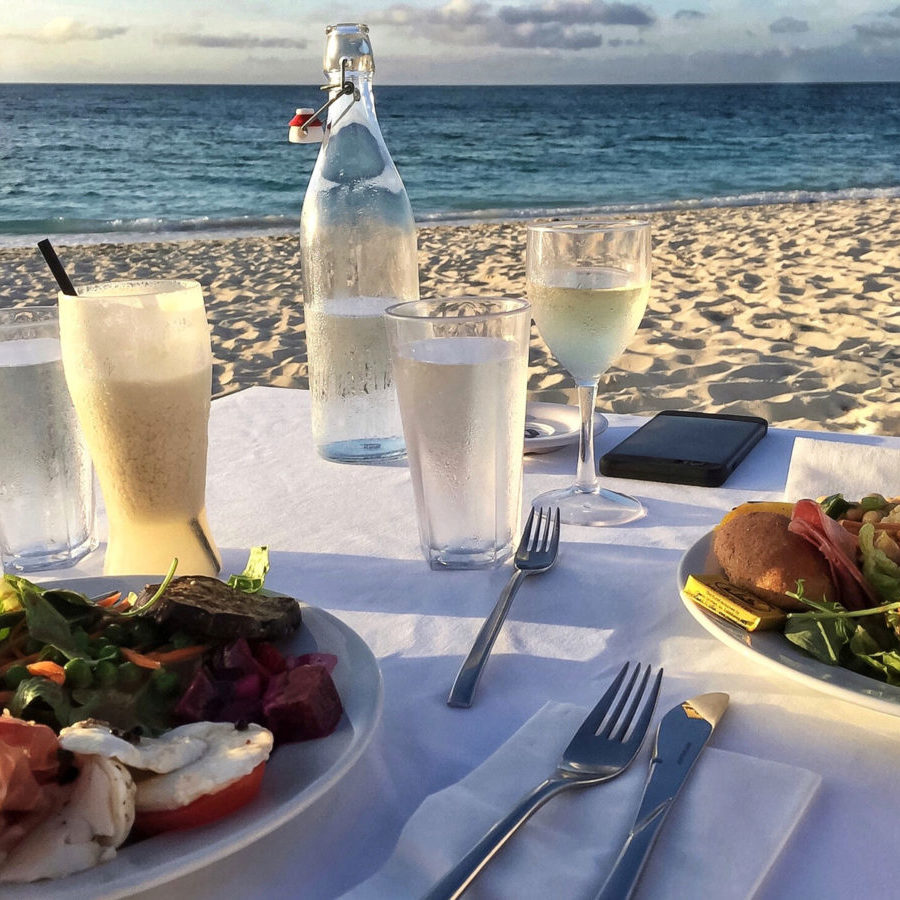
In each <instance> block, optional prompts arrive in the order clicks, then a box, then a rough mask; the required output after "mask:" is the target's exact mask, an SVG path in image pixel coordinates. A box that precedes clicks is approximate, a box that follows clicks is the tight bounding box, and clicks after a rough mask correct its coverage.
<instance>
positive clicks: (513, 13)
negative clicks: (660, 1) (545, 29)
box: [497, 0, 656, 27]
mask: <svg viewBox="0 0 900 900" xmlns="http://www.w3.org/2000/svg"><path fill="white" fill-rule="evenodd" d="M497 16H498V18H499V19H500V21H502V22H506V24H507V25H520V24H523V23H532V24H542V23H549V22H552V23H554V24H557V25H588V24H590V25H637V26H640V27H646V26H648V25H652V24H653V23H654V22H655V21H656V18H655V16H654V15H653V14H652V13H651V12H649V11H648V10H646V9H644V8H643V7H641V6H637V5H635V4H633V3H604V2H602V0H595V2H591V0H549V2H547V3H542V4H540V5H538V6H503V7H501V8H500V11H499V12H498V13H497Z"/></svg>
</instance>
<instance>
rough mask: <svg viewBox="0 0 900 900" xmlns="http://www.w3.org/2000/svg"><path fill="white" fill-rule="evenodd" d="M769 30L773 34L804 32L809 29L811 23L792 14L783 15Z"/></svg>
mask: <svg viewBox="0 0 900 900" xmlns="http://www.w3.org/2000/svg"><path fill="white" fill-rule="evenodd" d="M769 31H771V32H772V34H802V33H803V32H804V31H809V23H808V22H805V21H803V19H795V18H793V17H792V16H783V17H782V18H780V19H777V20H776V21H775V22H773V23H772V24H771V25H770V26H769Z"/></svg>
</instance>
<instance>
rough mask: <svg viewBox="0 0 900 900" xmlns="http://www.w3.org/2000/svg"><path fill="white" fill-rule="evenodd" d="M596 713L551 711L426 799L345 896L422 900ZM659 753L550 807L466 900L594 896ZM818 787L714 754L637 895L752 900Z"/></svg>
mask: <svg viewBox="0 0 900 900" xmlns="http://www.w3.org/2000/svg"><path fill="white" fill-rule="evenodd" d="M586 714H587V710H584V709H581V708H580V707H576V706H572V705H570V704H558V703H548V704H547V705H546V706H544V707H543V708H542V709H541V710H539V711H538V712H537V713H536V714H535V715H534V716H533V717H532V718H531V719H530V720H529V721H528V722H526V723H525V725H523V726H522V728H521V729H519V731H517V732H516V733H515V734H514V735H513V736H512V737H511V738H510V739H509V741H507V742H506V744H504V745H503V746H502V747H501V748H500V749H499V750H497V751H496V752H495V753H494V754H493V756H491V757H490V758H489V759H487V760H486V761H485V762H484V763H483V764H482V765H481V766H480V767H479V768H477V769H476V770H475V771H473V772H471V773H470V774H469V775H467V776H466V777H465V778H464V779H462V781H460V782H458V783H457V784H455V785H452V786H451V787H448V788H446V789H445V790H443V791H439V792H438V793H436V794H432V795H431V796H430V797H428V798H427V799H426V800H425V801H424V802H423V803H422V805H421V806H420V807H419V808H418V809H417V810H416V812H415V813H414V814H413V815H412V817H411V818H410V820H409V821H408V822H407V823H406V826H405V827H404V829H403V831H402V833H401V835H400V839H399V841H398V842H397V846H396V848H395V849H394V852H393V854H392V856H391V857H390V859H389V860H388V861H387V863H385V865H384V867H383V868H382V869H381V870H380V871H379V872H378V873H377V874H376V875H374V876H373V877H372V878H370V879H369V880H367V881H365V882H363V883H362V884H360V885H358V886H357V887H356V888H355V889H354V890H352V891H351V892H350V893H349V894H346V895H345V900H348V898H353V900H370V898H414V897H421V896H422V895H423V894H424V893H425V892H426V891H427V890H428V889H429V888H430V887H431V886H432V885H433V884H434V883H435V882H436V881H437V880H438V879H439V878H440V877H441V876H442V875H444V874H445V873H446V872H447V871H449V869H450V868H452V866H453V865H455V863H456V862H458V861H459V859H460V858H461V857H462V856H463V855H464V854H465V853H466V852H467V851H468V850H470V849H471V847H472V846H473V845H474V844H475V843H476V842H477V841H478V840H479V839H480V838H481V837H482V835H483V834H484V833H485V832H486V831H487V830H488V829H489V828H490V826H491V825H493V824H494V822H496V821H497V820H498V819H499V818H500V817H501V816H503V815H504V814H505V813H507V812H508V811H509V809H510V808H511V807H512V805H513V804H515V803H516V801H517V800H519V799H520V798H521V797H522V796H523V795H524V794H525V793H527V792H528V791H529V790H530V789H531V788H532V787H534V786H535V785H537V784H539V783H540V782H541V781H543V779H544V778H546V777H547V776H548V775H549V774H550V773H551V772H552V771H553V768H554V767H555V765H556V761H557V760H558V759H559V756H560V755H561V753H562V751H563V749H564V748H565V746H566V744H568V742H569V739H570V738H571V736H572V734H574V732H575V729H576V728H578V726H579V725H580V724H581V722H582V720H583V719H584V717H585V715H586ZM727 715H728V714H727V713H726V716H727ZM651 727H652V728H654V729H655V722H654V725H653V726H651ZM654 733H655V732H654ZM650 745H651V737H648V740H647V744H646V745H645V746H644V748H643V749H642V752H641V753H640V754H639V756H638V758H637V759H636V760H635V762H634V763H633V764H632V766H631V768H630V769H628V770H627V771H626V772H625V773H624V774H623V775H620V776H619V777H618V778H615V779H613V780H612V781H610V782H607V783H606V784H601V785H597V786H594V787H586V788H574V789H572V790H569V791H567V792H564V793H563V794H560V795H558V796H557V797H555V798H553V799H551V800H550V801H548V803H547V804H546V805H545V806H544V807H542V808H541V809H539V810H538V811H537V812H536V813H535V814H534V816H533V817H532V818H531V819H530V820H529V821H528V822H526V824H525V825H524V826H523V827H522V828H521V829H520V830H519V831H518V833H517V834H515V835H514V836H513V838H512V839H511V840H510V841H509V843H507V845H506V846H505V847H504V848H503V849H502V850H501V851H500V852H499V854H498V855H497V856H495V857H494V859H493V860H492V861H491V862H490V863H489V864H488V866H487V867H486V868H485V869H484V870H483V871H482V873H481V875H480V876H479V877H478V878H477V879H476V880H475V881H474V882H473V884H472V886H471V887H470V888H469V890H468V892H467V893H466V897H467V898H469V897H471V898H472V900H476V898H503V900H507V898H510V897H516V898H517V900H523V898H529V897H534V898H540V900H546V898H547V897H560V898H563V897H564V898H582V897H584V898H589V897H593V895H594V893H596V891H597V890H598V889H599V888H600V886H601V884H602V883H603V881H604V879H605V878H606V875H607V874H608V873H609V871H610V869H611V868H612V864H613V862H614V860H615V858H616V855H617V854H618V851H619V849H620V847H621V845H622V842H623V841H624V839H625V837H626V835H627V833H628V830H629V828H630V827H631V824H632V822H633V819H634V815H635V812H636V811H637V806H638V802H639V800H640V796H641V791H642V789H643V785H644V781H645V778H646V775H647V767H648V765H649V747H650ZM820 780H821V779H820V777H819V776H818V775H816V774H814V773H813V772H809V771H807V770H805V769H798V768H795V767H793V766H788V765H784V764H782V763H776V762H769V761H766V760H762V759H756V758H754V757H750V756H744V755H743V754H740V753H732V752H729V751H726V750H717V749H715V748H712V747H707V748H706V749H705V750H704V751H703V753H702V754H701V756H700V758H699V759H698V760H697V763H696V766H695V768H694V771H693V772H692V773H691V775H690V777H689V780H688V782H687V784H686V785H685V787H684V789H683V791H682V793H681V795H680V796H679V798H678V800H677V801H676V803H675V805H674V806H673V808H672V811H671V812H670V813H669V816H668V818H667V819H666V822H665V824H664V825H663V829H662V832H661V833H660V837H659V840H658V842H657V845H656V847H655V849H654V850H653V853H652V855H651V857H650V860H649V861H648V863H647V867H646V869H645V870H644V874H643V876H642V878H641V881H640V883H639V885H638V889H637V891H636V897H645V898H653V900H665V898H673V900H674V898H678V900H685V898H688V897H716V898H717V900H728V898H741V900H744V898H747V897H750V896H752V895H753V893H754V892H755V891H756V890H757V888H758V887H759V885H760V884H761V883H762V880H763V879H764V877H765V875H766V873H767V872H768V871H769V869H770V868H771V866H772V864H773V863H774V861H775V859H776V858H777V857H778V854H779V853H780V852H781V849H782V847H783V846H784V844H785V842H786V841H787V839H788V837H789V836H790V834H791V832H792V831H793V829H794V827H795V826H796V825H797V823H798V822H799V821H800V818H801V817H802V815H803V813H804V812H805V810H806V808H807V806H808V804H809V802H810V800H811V799H812V797H813V794H814V793H815V791H816V789H817V788H818V786H819V782H820Z"/></svg>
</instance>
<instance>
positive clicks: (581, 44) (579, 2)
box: [369, 0, 656, 50]
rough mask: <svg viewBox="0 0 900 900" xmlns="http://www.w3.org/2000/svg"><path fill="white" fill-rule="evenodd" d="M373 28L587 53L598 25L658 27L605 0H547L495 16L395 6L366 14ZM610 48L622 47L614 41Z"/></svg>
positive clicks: (461, 2)
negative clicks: (384, 26)
mask: <svg viewBox="0 0 900 900" xmlns="http://www.w3.org/2000/svg"><path fill="white" fill-rule="evenodd" d="M369 19H370V20H371V23H372V24H373V25H374V24H389V25H394V26H403V27H408V28H415V29H417V30H418V31H419V32H420V33H421V34H422V35H423V36H424V37H426V38H428V39H430V40H433V41H437V42H444V43H447V44H456V45H461V46H465V47H469V48H471V47H475V46H481V47H514V48H518V49H547V50H588V49H594V48H597V47H601V46H603V43H604V38H603V34H602V33H601V32H600V31H599V30H598V26H607V27H613V26H620V25H625V26H629V25H630V26H637V27H639V28H646V27H648V26H651V25H653V24H654V23H655V22H656V17H655V16H654V15H653V13H652V12H651V11H650V10H648V9H647V8H645V7H643V6H639V5H637V4H633V3H618V2H616V3H606V2H603V0H547V2H544V3H538V4H532V5H530V6H502V7H500V9H499V10H497V11H496V12H495V11H494V9H493V8H492V7H491V6H490V5H489V4H487V3H484V2H477V0H449V2H448V3H446V4H444V5H443V6H437V7H431V8H420V7H415V6H412V5H410V4H406V3H399V4H395V5H393V6H391V7H389V8H388V9H386V10H383V11H382V12H380V13H375V14H374V15H370V16H369ZM610 44H611V45H612V46H618V45H619V44H621V41H620V40H617V41H616V43H615V44H613V42H612V41H610Z"/></svg>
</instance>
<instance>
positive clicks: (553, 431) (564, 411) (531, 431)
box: [525, 403, 608, 453]
mask: <svg viewBox="0 0 900 900" xmlns="http://www.w3.org/2000/svg"><path fill="white" fill-rule="evenodd" d="M607 424H608V423H607V421H606V418H605V417H604V416H602V415H600V413H598V412H595V413H594V436H595V437H596V435H598V434H602V433H603V432H604V431H606V426H607ZM580 430H581V411H580V410H579V409H578V407H577V406H568V405H566V404H564V403H528V405H527V406H526V408H525V452H526V453H549V452H550V451H551V450H558V449H559V448H560V447H565V446H566V445H567V444H573V443H574V444H577V443H578V433H579V431H580Z"/></svg>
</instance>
